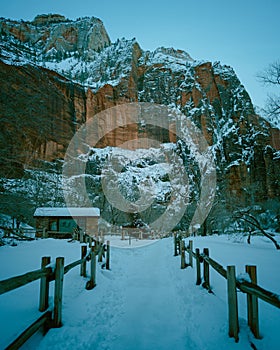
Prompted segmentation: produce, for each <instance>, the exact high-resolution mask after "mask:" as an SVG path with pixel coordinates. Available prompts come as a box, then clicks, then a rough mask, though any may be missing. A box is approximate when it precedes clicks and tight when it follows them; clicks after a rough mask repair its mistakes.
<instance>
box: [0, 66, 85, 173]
mask: <svg viewBox="0 0 280 350" xmlns="http://www.w3.org/2000/svg"><path fill="white" fill-rule="evenodd" d="M0 81H1V96H0V100H1V103H0V104H1V109H0V118H1V122H2V128H1V138H0V142H1V163H2V169H1V172H2V174H3V172H4V174H5V169H6V170H9V171H10V172H9V173H8V174H7V175H9V176H12V175H13V171H12V169H13V167H12V166H11V165H14V164H16V168H17V169H23V168H24V167H26V166H27V165H28V164H30V163H32V160H34V159H43V160H47V161H52V160H54V159H56V158H63V157H64V153H65V149H66V147H67V145H68V143H69V140H70V139H71V137H72V136H73V135H74V132H75V130H76V127H77V125H80V124H82V123H83V122H84V121H85V115H86V96H85V93H84V90H83V89H82V88H81V87H80V86H78V85H74V84H72V83H71V82H70V81H67V80H66V79H64V78H62V77H61V76H59V75H57V74H56V73H54V72H51V71H49V70H45V69H42V68H38V67H36V66H11V65H6V64H4V63H2V62H0ZM3 165H4V166H5V167H4V168H3Z"/></svg>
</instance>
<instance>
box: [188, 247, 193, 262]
mask: <svg viewBox="0 0 280 350" xmlns="http://www.w3.org/2000/svg"><path fill="white" fill-rule="evenodd" d="M192 251H193V241H189V265H190V266H191V267H193V255H192Z"/></svg>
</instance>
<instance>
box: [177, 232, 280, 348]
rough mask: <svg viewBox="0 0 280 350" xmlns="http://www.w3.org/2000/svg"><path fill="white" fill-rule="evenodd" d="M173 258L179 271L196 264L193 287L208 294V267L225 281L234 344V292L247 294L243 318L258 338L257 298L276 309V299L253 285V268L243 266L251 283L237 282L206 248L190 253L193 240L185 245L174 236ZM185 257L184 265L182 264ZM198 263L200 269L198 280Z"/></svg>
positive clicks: (278, 304) (231, 269)
mask: <svg viewBox="0 0 280 350" xmlns="http://www.w3.org/2000/svg"><path fill="white" fill-rule="evenodd" d="M174 255H175V256H176V255H180V256H181V269H184V268H186V267H188V266H191V267H193V265H194V264H193V262H194V261H195V262H196V285H200V284H201V283H202V286H203V287H204V288H206V289H207V290H208V291H209V292H210V293H212V289H211V284H210V266H211V267H212V268H213V269H214V270H215V271H217V272H218V273H219V274H220V275H221V276H222V277H224V278H225V279H227V295H228V321H229V328H228V333H229V336H230V337H233V338H234V339H235V341H236V342H238V340H239V337H238V332H239V322H238V303H237V289H239V290H240V291H241V292H243V293H246V294H247V318H248V325H249V327H250V329H251V331H252V333H253V334H254V336H255V338H257V339H260V338H261V337H260V330H259V313H258V299H262V300H263V301H265V302H267V303H269V304H271V305H273V306H275V307H277V308H280V298H279V296H278V295H276V294H275V293H272V292H270V291H268V290H266V289H263V288H262V287H260V286H258V285H257V267H256V266H251V265H246V267H245V272H246V273H247V274H248V276H249V277H250V280H251V282H248V281H244V280H238V279H237V278H236V273H235V266H227V268H226V269H225V268H224V267H223V266H222V265H220V264H219V263H218V262H216V261H215V260H213V259H212V258H210V256H209V249H208V248H204V249H203V252H202V253H200V251H199V249H198V248H196V249H195V251H193V241H192V240H189V243H188V246H187V247H186V246H185V241H184V240H183V239H181V238H178V237H177V236H176V235H174ZM186 255H187V257H188V263H187V262H186ZM201 264H202V266H203V271H202V276H203V279H202V277H201Z"/></svg>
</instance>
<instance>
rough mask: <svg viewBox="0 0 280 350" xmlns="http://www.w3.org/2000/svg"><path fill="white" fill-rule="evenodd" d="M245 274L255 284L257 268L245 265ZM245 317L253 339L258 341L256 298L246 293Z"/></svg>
mask: <svg viewBox="0 0 280 350" xmlns="http://www.w3.org/2000/svg"><path fill="white" fill-rule="evenodd" d="M246 272H247V273H248V275H249V276H250V278H251V282H252V283H254V284H257V267H256V266H250V265H246ZM247 315H248V325H249V327H250V329H251V331H252V333H253V334H254V336H255V338H257V339H260V338H261V337H260V330H259V307H258V298H257V297H256V296H254V295H252V294H249V293H247Z"/></svg>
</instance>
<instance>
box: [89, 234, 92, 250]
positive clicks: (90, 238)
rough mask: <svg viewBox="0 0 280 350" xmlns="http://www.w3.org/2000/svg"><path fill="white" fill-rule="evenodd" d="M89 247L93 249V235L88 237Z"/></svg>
mask: <svg viewBox="0 0 280 350" xmlns="http://www.w3.org/2000/svg"><path fill="white" fill-rule="evenodd" d="M88 247H89V249H91V247H92V237H89V238H88Z"/></svg>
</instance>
